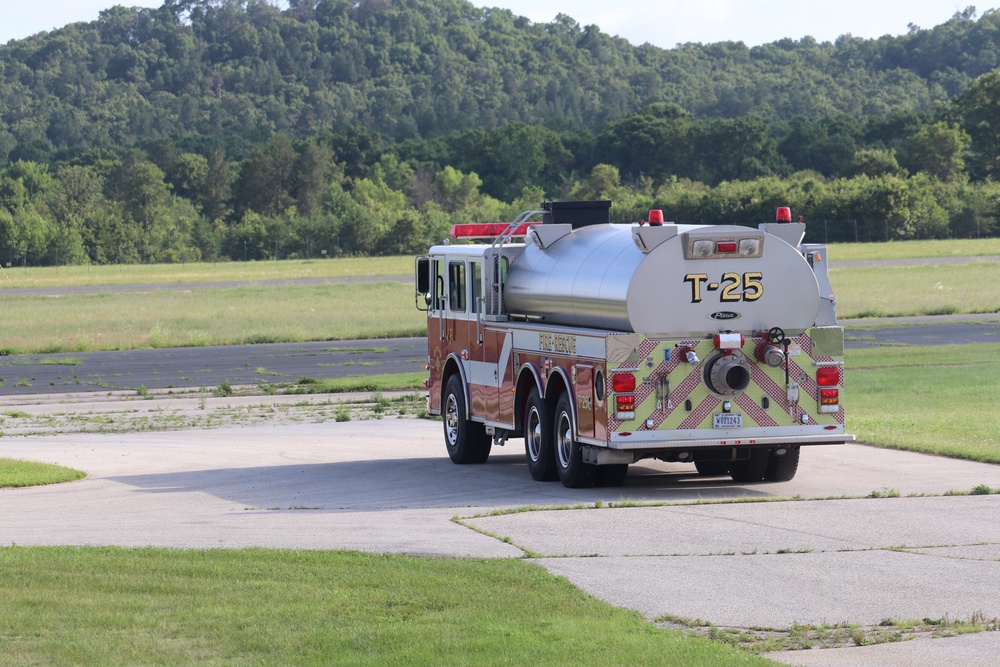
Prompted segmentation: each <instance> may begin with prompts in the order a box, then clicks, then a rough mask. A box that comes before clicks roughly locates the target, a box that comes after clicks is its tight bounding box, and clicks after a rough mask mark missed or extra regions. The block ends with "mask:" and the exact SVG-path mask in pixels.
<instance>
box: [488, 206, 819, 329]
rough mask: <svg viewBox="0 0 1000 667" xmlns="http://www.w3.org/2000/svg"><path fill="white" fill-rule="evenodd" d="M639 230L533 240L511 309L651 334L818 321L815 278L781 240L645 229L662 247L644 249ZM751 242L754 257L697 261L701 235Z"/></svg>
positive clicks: (514, 278) (704, 229) (707, 230)
mask: <svg viewBox="0 0 1000 667" xmlns="http://www.w3.org/2000/svg"><path fill="white" fill-rule="evenodd" d="M668 228H671V229H668ZM636 229H637V228H636V226H634V225H611V224H605V225H592V226H588V227H581V228H579V229H575V230H573V231H572V232H570V233H568V234H566V235H565V236H563V237H562V238H559V239H558V240H557V241H555V242H553V243H550V244H547V245H546V246H545V247H544V248H542V247H541V246H540V245H539V244H532V243H529V244H528V245H527V246H526V247H525V249H524V252H523V253H522V254H521V255H520V256H519V257H518V258H517V259H516V260H515V261H514V262H513V263H512V264H511V266H510V268H509V271H508V275H507V280H506V284H505V288H504V300H505V304H506V307H507V311H508V312H509V313H510V314H512V315H527V316H533V317H538V318H540V319H541V320H542V321H543V322H548V323H552V324H564V325H569V326H580V327H593V328H600V329H610V330H615V331H635V332H640V333H644V334H647V335H653V336H655V335H658V334H662V335H678V334H687V333H692V334H703V333H704V332H706V331H750V330H766V329H769V328H771V327H776V326H777V327H782V328H783V329H785V330H788V331H796V330H804V329H806V328H808V327H810V326H812V325H813V324H814V323H815V321H816V314H817V311H818V310H819V305H820V293H819V287H818V284H817V280H816V276H815V274H814V273H813V270H812V267H810V265H809V263H808V262H807V261H806V260H805V258H804V257H803V256H802V254H801V253H800V252H799V251H798V250H797V249H796V248H794V247H792V246H791V245H789V244H788V243H786V242H785V241H783V240H781V239H780V238H777V237H775V236H773V235H771V234H767V233H764V232H763V231H758V230H756V229H752V228H749V227H737V226H703V225H666V226H664V227H662V228H655V230H651V228H649V227H646V228H645V230H640V231H641V232H642V233H644V234H649V236H650V237H651V238H654V239H655V240H656V243H652V244H650V245H652V246H653V247H652V248H651V249H649V248H647V250H646V252H643V250H641V249H640V247H642V246H643V243H642V242H641V240H640V241H639V242H637V241H636V240H634V239H633V230H636ZM652 231H655V232H656V234H653V233H652ZM746 236H754V237H756V238H759V239H760V241H761V243H760V249H759V251H758V252H757V253H756V254H755V255H754V256H737V255H736V254H735V253H733V254H731V255H728V256H720V255H719V254H718V253H711V254H710V255H709V256H697V255H696V253H694V252H693V250H692V248H693V246H692V243H693V242H694V240H696V239H702V240H706V239H707V240H708V241H710V242H711V243H712V244H714V243H715V242H717V241H726V240H727V239H739V238H741V237H746ZM713 247H715V246H714V245H713Z"/></svg>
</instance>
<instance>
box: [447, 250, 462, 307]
mask: <svg viewBox="0 0 1000 667" xmlns="http://www.w3.org/2000/svg"><path fill="white" fill-rule="evenodd" d="M465 289H466V287H465V262H449V263H448V307H449V308H450V309H451V310H452V311H453V312H457V313H464V312H465Z"/></svg>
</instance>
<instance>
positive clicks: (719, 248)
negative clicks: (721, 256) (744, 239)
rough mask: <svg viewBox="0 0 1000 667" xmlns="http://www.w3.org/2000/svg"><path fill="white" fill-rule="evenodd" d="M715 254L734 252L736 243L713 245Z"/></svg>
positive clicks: (728, 242)
mask: <svg viewBox="0 0 1000 667" xmlns="http://www.w3.org/2000/svg"><path fill="white" fill-rule="evenodd" d="M715 252H736V241H719V242H718V243H716V244H715Z"/></svg>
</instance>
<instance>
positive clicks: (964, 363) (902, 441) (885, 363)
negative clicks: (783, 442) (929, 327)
mask: <svg viewBox="0 0 1000 667" xmlns="http://www.w3.org/2000/svg"><path fill="white" fill-rule="evenodd" d="M844 372H845V378H846V386H845V403H844V409H845V411H846V414H847V428H848V432H850V433H854V434H855V435H857V436H858V439H859V440H860V441H862V442H864V443H867V444H873V445H879V446H883V447H893V448H897V449H907V450H911V451H918V452H927V453H931V454H942V455H946V456H953V457H957V458H963V459H971V460H974V461H984V462H988V463H1000V411H998V410H996V407H995V406H996V405H997V404H1000V344H995V343H981V344H976V345H934V346H927V347H895V348H872V349H864V350H848V352H847V358H846V364H845V371H844Z"/></svg>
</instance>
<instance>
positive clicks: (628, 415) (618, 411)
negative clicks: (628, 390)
mask: <svg viewBox="0 0 1000 667" xmlns="http://www.w3.org/2000/svg"><path fill="white" fill-rule="evenodd" d="M615 419H618V420H624V419H635V395H634V394H622V395H620V396H615Z"/></svg>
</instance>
